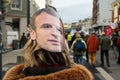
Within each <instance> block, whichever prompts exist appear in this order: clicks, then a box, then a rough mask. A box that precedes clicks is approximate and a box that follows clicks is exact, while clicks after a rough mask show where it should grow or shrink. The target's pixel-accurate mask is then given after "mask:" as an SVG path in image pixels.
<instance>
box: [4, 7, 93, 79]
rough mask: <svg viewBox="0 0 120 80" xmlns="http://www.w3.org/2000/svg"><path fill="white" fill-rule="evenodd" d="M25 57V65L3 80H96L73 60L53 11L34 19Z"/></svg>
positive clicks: (46, 11) (46, 10)
mask: <svg viewBox="0 0 120 80" xmlns="http://www.w3.org/2000/svg"><path fill="white" fill-rule="evenodd" d="M23 57H24V62H23V63H22V64H18V65H16V66H14V67H13V68H11V69H10V70H8V71H7V72H6V74H5V76H4V78H3V80H19V79H20V80H93V75H92V74H91V72H90V71H89V70H88V69H87V68H86V67H84V66H82V65H78V64H75V63H74V62H73V61H72V60H71V59H70V55H69V48H68V45H67V41H66V39H65V37H64V27H63V23H62V20H61V18H60V17H59V15H58V13H57V11H55V10H54V9H52V8H43V9H40V10H38V11H37V12H36V13H35V14H34V15H33V16H32V19H31V26H30V39H29V40H28V42H27V43H26V45H25V46H24V48H23Z"/></svg>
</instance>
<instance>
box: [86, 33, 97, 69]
mask: <svg viewBox="0 0 120 80" xmlns="http://www.w3.org/2000/svg"><path fill="white" fill-rule="evenodd" d="M87 46H88V53H89V55H90V59H91V63H90V64H91V65H92V66H93V67H95V64H96V53H97V51H98V50H99V40H98V38H97V37H96V34H95V32H93V33H92V34H91V35H90V37H89V38H88V40H87Z"/></svg>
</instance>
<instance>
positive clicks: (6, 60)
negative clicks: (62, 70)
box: [2, 49, 120, 80]
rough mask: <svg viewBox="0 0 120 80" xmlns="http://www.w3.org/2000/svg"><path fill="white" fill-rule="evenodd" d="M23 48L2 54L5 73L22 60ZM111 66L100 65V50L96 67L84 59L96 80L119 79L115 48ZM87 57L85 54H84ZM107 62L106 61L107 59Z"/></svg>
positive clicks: (119, 71) (110, 52) (111, 55)
mask: <svg viewBox="0 0 120 80" xmlns="http://www.w3.org/2000/svg"><path fill="white" fill-rule="evenodd" d="M21 54H22V53H21V49H18V50H13V51H9V52H6V53H3V54H2V66H3V68H2V70H3V74H4V73H5V71H7V70H8V69H9V68H10V67H12V66H14V65H16V64H18V63H20V62H21V57H20V56H21ZM109 54H110V67H107V65H106V64H105V65H104V66H100V51H98V52H97V63H96V67H95V68H94V67H92V66H90V64H89V63H87V62H86V61H84V64H83V65H84V66H86V67H87V68H88V69H89V70H90V71H91V72H92V74H93V76H94V80H119V79H120V76H119V74H120V65H119V64H117V63H116V62H117V59H115V56H114V53H113V50H112V49H110V51H109ZM84 57H85V56H84ZM105 62H106V61H105Z"/></svg>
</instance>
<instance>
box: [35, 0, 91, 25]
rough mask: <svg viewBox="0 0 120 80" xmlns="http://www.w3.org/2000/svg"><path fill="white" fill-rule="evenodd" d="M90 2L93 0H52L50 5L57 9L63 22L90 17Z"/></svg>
mask: <svg viewBox="0 0 120 80" xmlns="http://www.w3.org/2000/svg"><path fill="white" fill-rule="evenodd" d="M36 1H39V0H36ZM39 2H40V1H39ZM92 4H93V0H52V5H53V6H54V7H55V8H56V9H57V10H58V12H59V14H60V16H61V18H62V20H63V22H64V23H71V22H78V21H79V20H83V19H84V18H91V16H92V7H93V5H92Z"/></svg>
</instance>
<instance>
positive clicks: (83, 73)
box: [3, 64, 93, 80]
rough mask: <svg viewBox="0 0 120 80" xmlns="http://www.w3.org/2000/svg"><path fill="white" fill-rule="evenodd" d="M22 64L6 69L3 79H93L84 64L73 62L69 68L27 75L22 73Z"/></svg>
mask: <svg viewBox="0 0 120 80" xmlns="http://www.w3.org/2000/svg"><path fill="white" fill-rule="evenodd" d="M23 66H24V64H20V65H16V66H14V67H13V68H11V69H10V70H8V71H7V72H6V74H5V76H4V77H3V80H93V76H92V74H91V72H89V71H88V70H87V69H86V68H85V67H84V66H82V65H78V64H74V65H73V66H72V67H71V68H68V69H64V70H61V71H58V72H54V73H50V74H48V75H39V76H28V77H25V76H24V75H23V74H22V70H23Z"/></svg>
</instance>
